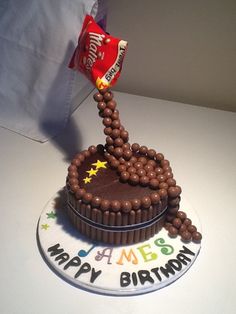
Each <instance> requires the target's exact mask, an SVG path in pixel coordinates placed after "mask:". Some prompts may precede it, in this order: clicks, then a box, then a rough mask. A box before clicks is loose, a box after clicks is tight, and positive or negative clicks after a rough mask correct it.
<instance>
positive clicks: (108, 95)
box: [103, 92, 113, 101]
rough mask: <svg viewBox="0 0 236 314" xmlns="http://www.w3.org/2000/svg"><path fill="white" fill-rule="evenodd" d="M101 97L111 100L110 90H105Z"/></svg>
mask: <svg viewBox="0 0 236 314" xmlns="http://www.w3.org/2000/svg"><path fill="white" fill-rule="evenodd" d="M103 98H104V100H105V101H110V100H112V98H113V95H112V93H111V92H106V93H105V94H104V95H103Z"/></svg>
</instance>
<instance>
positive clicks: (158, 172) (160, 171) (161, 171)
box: [154, 167, 164, 175]
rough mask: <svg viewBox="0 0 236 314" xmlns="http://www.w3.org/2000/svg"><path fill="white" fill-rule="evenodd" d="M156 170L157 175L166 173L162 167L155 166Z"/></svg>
mask: <svg viewBox="0 0 236 314" xmlns="http://www.w3.org/2000/svg"><path fill="white" fill-rule="evenodd" d="M154 171H155V172H156V174H157V175H159V174H163V173H164V171H163V169H162V168H160V167H157V168H155V169H154Z"/></svg>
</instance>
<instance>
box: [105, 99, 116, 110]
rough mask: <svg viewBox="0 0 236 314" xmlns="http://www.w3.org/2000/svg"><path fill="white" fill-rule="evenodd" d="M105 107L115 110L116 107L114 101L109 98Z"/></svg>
mask: <svg viewBox="0 0 236 314" xmlns="http://www.w3.org/2000/svg"><path fill="white" fill-rule="evenodd" d="M107 107H108V108H110V109H111V110H115V109H116V102H115V100H110V101H108V102H107Z"/></svg>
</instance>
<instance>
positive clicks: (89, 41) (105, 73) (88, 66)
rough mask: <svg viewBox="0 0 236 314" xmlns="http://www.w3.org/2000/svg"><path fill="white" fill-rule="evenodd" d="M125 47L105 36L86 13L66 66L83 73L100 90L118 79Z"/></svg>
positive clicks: (125, 43) (119, 41) (125, 45)
mask: <svg viewBox="0 0 236 314" xmlns="http://www.w3.org/2000/svg"><path fill="white" fill-rule="evenodd" d="M126 49H127V42H126V41H124V40H120V39H118V38H115V37H112V36H110V35H108V34H107V33H106V32H104V31H103V30H102V29H101V28H100V27H99V26H98V24H97V23H96V22H95V21H94V19H93V18H92V17H91V16H89V15H87V16H86V17H85V20H84V23H83V27H82V30H81V33H80V36H79V40H78V46H77V47H76V49H75V52H74V54H73V56H72V58H71V61H70V63H69V68H71V69H73V70H78V71H80V72H82V73H84V74H85V75H86V76H87V78H88V79H89V80H90V81H92V83H93V84H94V85H95V86H96V87H97V88H98V89H100V90H101V89H104V88H107V87H109V86H112V85H114V84H115V82H116V81H117V79H118V78H119V76H120V72H121V69H122V63H123V59H124V56H125V52H126Z"/></svg>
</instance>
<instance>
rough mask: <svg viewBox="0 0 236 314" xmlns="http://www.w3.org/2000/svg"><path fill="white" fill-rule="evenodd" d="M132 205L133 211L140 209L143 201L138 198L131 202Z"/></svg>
mask: <svg viewBox="0 0 236 314" xmlns="http://www.w3.org/2000/svg"><path fill="white" fill-rule="evenodd" d="M131 204H132V208H133V209H136V210H137V209H139V208H140V206H141V201H140V200H139V199H138V198H134V199H133V200H132V201H131Z"/></svg>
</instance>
